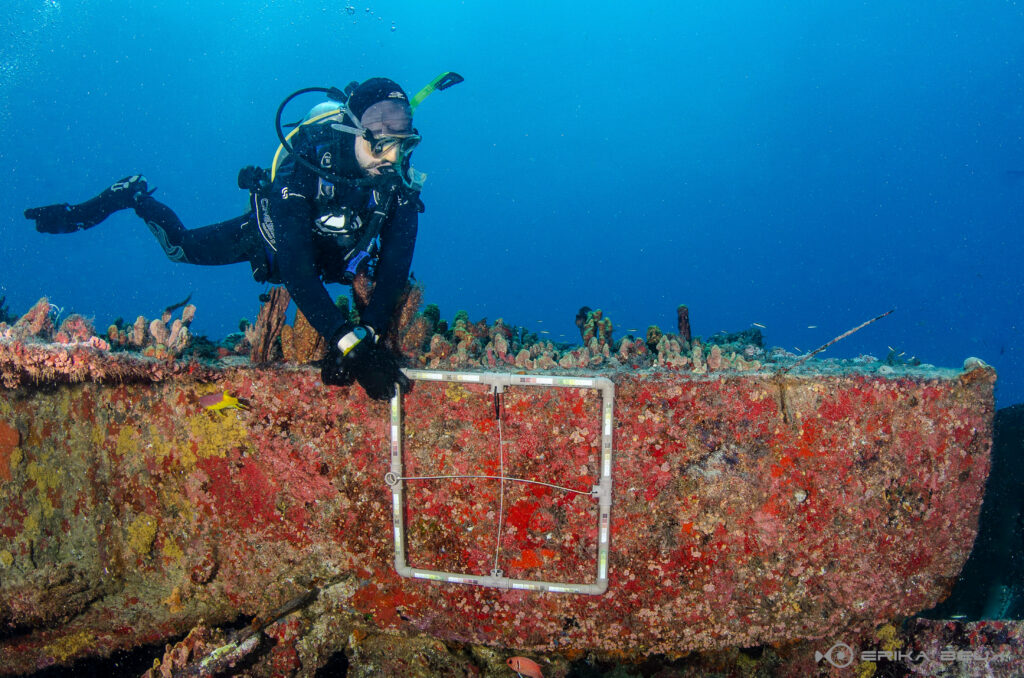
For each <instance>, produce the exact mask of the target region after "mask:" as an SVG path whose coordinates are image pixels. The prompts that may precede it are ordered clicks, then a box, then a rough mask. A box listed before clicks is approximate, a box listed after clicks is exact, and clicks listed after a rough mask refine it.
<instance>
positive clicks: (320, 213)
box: [135, 125, 423, 339]
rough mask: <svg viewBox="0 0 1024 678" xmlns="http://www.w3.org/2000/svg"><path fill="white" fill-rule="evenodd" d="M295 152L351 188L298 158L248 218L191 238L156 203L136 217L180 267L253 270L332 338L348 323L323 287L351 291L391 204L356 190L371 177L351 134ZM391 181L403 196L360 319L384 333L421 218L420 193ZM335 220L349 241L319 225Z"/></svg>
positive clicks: (312, 134) (309, 139)
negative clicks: (379, 215) (379, 214)
mask: <svg viewBox="0 0 1024 678" xmlns="http://www.w3.org/2000/svg"><path fill="white" fill-rule="evenodd" d="M294 150H295V154H297V155H301V156H302V157H304V158H305V159H306V160H308V161H309V162H311V163H313V164H314V165H318V166H322V167H324V168H325V169H328V170H329V171H330V172H331V173H333V174H336V175H338V176H341V177H351V179H352V180H353V183H351V184H349V183H339V184H338V185H334V184H332V183H330V182H328V181H325V180H324V179H321V178H320V176H318V175H317V174H316V173H315V172H313V170H312V169H310V168H308V167H306V166H304V165H302V164H301V163H299V162H296V161H295V159H294V155H292V156H288V157H287V158H285V160H284V161H283V162H282V163H281V165H280V167H279V168H278V171H277V174H276V178H275V181H274V182H273V184H271V185H270V186H269V187H265V188H264V189H263V190H261V191H260V192H258V193H254V194H253V201H252V202H253V210H252V211H250V212H249V213H247V214H245V215H242V216H240V217H236V218H234V219H229V220H227V221H223V222H220V223H218V224H213V225H210V226H205V227H202V228H195V229H186V228H185V226H184V225H183V224H182V223H181V220H180V219H179V218H178V217H177V215H176V214H175V213H174V212H173V211H172V210H171V209H170V208H169V207H167V206H166V205H164V204H162V203H160V202H159V201H157V200H155V199H153V198H152V197H150V196H144V197H141V198H139V199H138V200H137V201H136V203H135V212H136V214H138V215H139V216H140V217H142V218H143V219H144V220H145V222H146V224H147V225H148V226H149V228H150V230H151V231H152V232H153V235H155V236H156V238H157V240H159V241H160V244H161V246H162V247H163V249H164V252H165V253H166V254H167V256H168V258H170V259H171V260H172V261H179V262H185V263H190V264H199V265H204V266H219V265H222V264H235V263H240V262H245V261H248V262H250V264H252V267H253V275H254V277H255V278H256V279H257V280H259V281H261V282H262V281H269V282H273V283H280V284H283V285H285V287H286V288H287V289H288V292H289V293H290V294H291V296H292V298H293V299H294V300H295V303H296V304H297V305H298V307H299V309H301V310H302V313H303V314H304V315H305V316H306V318H307V319H308V320H309V322H310V324H311V325H312V326H313V327H314V328H315V329H316V330H317V331H318V332H319V333H320V334H321V335H322V336H323V337H325V338H328V339H329V338H331V337H332V336H335V334H337V332H338V331H339V329H340V328H342V327H343V326H345V325H347V324H348V322H349V321H348V318H347V317H346V316H345V315H344V314H343V313H342V312H341V311H340V310H339V309H338V308H337V307H336V306H335V304H334V302H333V300H332V299H331V297H330V295H329V294H328V293H327V290H326V288H325V287H324V283H335V282H350V279H346V278H347V276H346V272H347V271H346V268H347V266H348V263H349V262H346V255H347V254H349V253H350V252H351V250H352V246H353V244H354V242H355V241H358V240H359V237H360V233H361V229H362V228H366V227H368V225H369V224H370V223H371V221H372V217H373V212H374V210H375V209H381V207H380V206H381V205H383V204H384V203H385V199H384V198H385V197H386V190H384V189H383V188H380V187H378V188H376V189H375V188H374V187H373V186H371V185H365V184H360V183H359V182H358V180H359V179H360V178H363V174H362V172H361V170H360V168H359V166H358V163H357V162H356V159H355V152H354V142H353V139H352V136H351V135H348V134H344V133H341V132H337V131H334V130H332V129H331V128H330V127H329V126H327V125H324V126H318V127H313V128H303V129H302V130H301V131H300V133H299V134H298V135H296V141H295V142H294ZM392 182H393V183H394V185H396V186H397V189H396V195H395V199H394V200H392V201H391V205H390V209H389V210H388V212H387V213H386V216H384V217H383V219H382V221H381V227H380V233H379V235H380V250H379V253H378V259H377V264H376V273H375V275H374V281H375V286H374V290H373V295H372V297H371V299H370V302H369V305H368V306H367V307H366V308H365V309H363V311H362V313H361V314H360V322H361V323H362V324H365V325H369V326H371V327H373V329H374V330H375V331H377V333H378V334H381V333H383V332H384V331H386V330H387V328H388V324H389V322H390V319H391V315H392V313H393V311H394V308H395V304H396V303H397V301H398V297H399V295H400V294H401V293H402V291H403V289H404V287H405V284H406V281H407V280H408V277H409V269H410V266H411V264H412V255H413V250H414V248H415V245H416V232H417V227H418V213H419V212H421V211H422V210H423V203H422V202H420V199H419V193H418V192H416V191H412V190H411V189H409V188H407V187H405V186H403V185H401V182H399V181H397V178H395V179H393V180H392ZM383 185H385V184H384V183H383V182H382V183H381V186H383ZM389 185H390V184H389ZM332 214H334V215H342V214H343V215H345V217H346V222H347V224H348V228H346V229H343V230H344V232H343V233H337V232H332V231H331V229H330V228H325V227H321V226H320V220H321V219H325V218H328V217H329V216H330V215H332ZM335 230H337V229H335Z"/></svg>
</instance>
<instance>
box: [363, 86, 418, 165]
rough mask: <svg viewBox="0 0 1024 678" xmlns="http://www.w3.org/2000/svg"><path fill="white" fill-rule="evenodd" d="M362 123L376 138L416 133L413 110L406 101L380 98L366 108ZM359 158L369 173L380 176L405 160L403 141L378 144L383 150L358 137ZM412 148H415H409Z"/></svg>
mask: <svg viewBox="0 0 1024 678" xmlns="http://www.w3.org/2000/svg"><path fill="white" fill-rule="evenodd" d="M359 123H360V124H361V125H362V126H363V127H365V128H366V129H368V130H369V131H370V132H371V133H372V134H373V135H374V137H377V138H384V137H406V136H412V135H413V134H414V133H415V130H414V129H413V128H412V111H411V110H410V109H409V105H408V104H407V103H405V101H397V100H386V101H378V102H377V103H375V104H374V105H373V106H370V107H369V108H368V109H366V112H365V113H363V116H362V118H360V120H359ZM355 144H356V161H357V162H358V163H359V167H360V168H362V170H363V172H364V173H365V174H369V175H377V174H380V173H381V170H382V169H385V168H397V167H398V166H399V165H400V164H401V163H402V145H401V144H397V143H395V144H377V146H378V148H379V151H378V152H376V153H375V152H374V146H373V145H372V144H371V143H370V141H369V140H368V139H365V138H363V137H356V140H355ZM408 150H409V151H411V148H409V149H408Z"/></svg>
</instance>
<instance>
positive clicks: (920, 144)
mask: <svg viewBox="0 0 1024 678" xmlns="http://www.w3.org/2000/svg"><path fill="white" fill-rule="evenodd" d="M1022 36H1024V5H1022V4H1019V3H1017V2H1012V1H1009V0H977V1H972V2H964V1H959V2H954V1H951V0H934V1H933V2H929V3H902V2H889V1H883V0H877V1H873V0H868V1H858V2H853V1H850V0H837V1H835V2H828V3H822V2H814V1H810V0H807V1H794V2H750V1H746V2H739V1H733V2H728V1H723V2H679V3H675V2H673V3H670V2H650V3H612V2H589V3H581V2H563V3H550V2H537V1H526V2H514V3H495V2H484V1H482V0H478V1H473V0H467V1H465V2H452V1H436V2H435V1H432V2H414V1H412V0H394V1H391V2H380V1H377V0H373V1H372V2H369V3H364V4H360V5H353V4H350V3H347V2H325V1H322V0H302V1H294V0H292V1H285V0H277V1H266V0H265V1H263V2H242V1H240V0H239V1H233V2H230V1H219V2H218V1H214V0H178V1H175V2H170V1H159V2H157V1H153V0H151V1H148V2H144V1H141V0H127V1H124V0H122V1H119V2H113V1H111V0H8V3H7V4H6V5H5V10H4V12H3V13H0V132H2V138H3V144H0V160H2V163H0V172H2V178H3V180H2V181H0V234H2V237H0V296H6V298H7V303H8V305H9V306H10V308H11V310H12V311H14V312H15V313H22V312H24V311H25V310H27V308H28V307H29V306H30V305H31V304H32V303H34V302H35V301H36V299H38V298H39V297H40V296H43V295H47V296H49V297H50V299H51V301H52V302H53V303H55V304H57V305H59V306H61V307H63V308H64V310H65V312H66V313H70V312H78V313H82V314H85V315H87V316H93V317H95V319H96V324H97V327H98V328H100V329H101V330H102V328H105V327H106V325H107V324H109V323H110V322H111V321H112V320H113V319H114V318H116V317H118V316H124V317H125V318H128V319H131V318H134V317H135V316H136V315H138V314H140V313H141V314H144V315H146V316H147V317H153V316H156V315H158V314H159V312H160V310H161V309H162V308H163V307H164V306H167V305H169V304H172V303H174V302H177V301H180V300H181V299H183V298H184V297H185V296H186V295H188V294H189V293H192V295H193V296H192V300H193V303H195V304H196V305H197V306H198V314H197V317H196V321H195V323H194V325H193V329H194V330H195V331H196V332H199V333H204V334H208V335H210V336H212V337H222V336H224V335H225V334H227V333H228V332H230V331H233V330H235V329H237V326H238V321H239V319H240V318H242V317H248V318H250V319H252V318H254V317H255V314H256V311H257V309H258V304H259V302H258V300H257V295H258V294H259V293H260V292H262V291H263V287H262V286H260V285H257V284H255V283H253V282H252V280H251V278H250V274H249V269H248V266H247V265H246V264H241V265H237V266H232V267H222V268H212V269H203V268H199V267H194V266H185V265H180V264H172V263H170V262H169V261H167V260H166V258H164V255H163V253H162V251H161V250H160V248H159V247H158V246H157V244H156V242H155V241H154V239H153V238H152V236H151V235H150V234H149V232H148V230H147V229H146V228H145V226H144V225H143V224H142V222H141V221H140V220H138V219H137V218H136V217H135V216H134V214H133V213H131V212H126V213H122V214H118V215H115V216H114V217H113V218H111V219H110V220H108V221H107V222H105V223H104V224H103V225H101V226H100V227H97V228H95V229H92V230H90V231H88V232H85V233H77V234H74V235H69V236H44V235H40V234H37V233H36V232H35V230H34V229H33V228H32V224H31V223H30V222H28V221H25V220H24V219H23V218H22V216H21V212H22V210H23V209H24V208H25V207H28V206H35V205H40V204H49V203H56V202H64V201H69V202H77V201H81V200H84V199H86V198H88V197H91V196H92V195H94V194H95V193H97V192H98V191H99V190H100V189H102V188H103V187H105V186H106V185H108V184H109V183H111V182H112V181H113V180H115V179H118V178H120V177H122V176H124V175H126V174H131V173H136V172H141V173H144V174H146V176H147V177H148V178H149V180H150V184H151V186H156V187H158V188H159V192H158V194H157V196H158V197H159V198H160V199H161V200H162V201H164V202H166V203H168V204H169V205H171V206H172V207H173V208H174V209H175V210H176V211H177V212H178V214H179V215H180V216H181V217H182V219H183V221H184V222H185V223H186V225H188V226H201V225H205V224H208V223H211V222H215V221H220V220H223V219H226V218H229V217H232V216H235V215H238V214H241V213H243V212H244V211H245V210H246V206H247V203H246V195H245V194H244V193H243V192H242V191H240V190H238V189H237V188H236V187H235V176H236V173H237V170H238V169H239V168H240V167H241V166H243V165H247V164H263V165H266V164H268V163H269V161H270V158H271V155H272V153H273V151H274V149H275V148H276V145H277V141H276V137H275V135H274V130H273V116H274V112H275V110H276V107H277V105H278V104H279V102H280V101H281V100H282V99H283V98H284V97H285V96H286V95H287V94H289V93H290V92H292V91H293V90H295V89H298V88H300V87H305V86H310V85H337V86H344V85H345V84H346V83H347V82H348V81H350V80H353V79H356V80H362V79H365V78H367V77H371V76H376V75H385V76H388V77H391V78H393V79H395V80H397V81H399V82H400V83H402V84H403V85H404V87H405V89H406V90H407V91H408V92H409V93H410V95H411V94H413V93H415V92H416V91H417V90H418V89H419V88H420V87H421V86H422V85H423V84H425V83H426V82H427V81H429V80H430V79H431V78H433V77H434V76H435V75H436V74H438V73H439V72H441V71H444V70H454V71H457V72H459V73H461V74H462V75H463V76H465V78H466V82H465V83H463V84H461V85H459V86H458V87H456V88H453V89H451V90H448V91H446V92H442V93H439V94H435V95H434V96H432V97H431V98H430V99H428V100H427V102H426V103H424V105H423V106H422V107H421V108H420V109H419V113H418V115H417V120H416V124H417V127H418V128H419V129H420V130H421V132H422V133H423V135H424V143H423V145H422V146H421V147H420V148H419V149H417V151H416V155H415V156H414V164H415V165H416V166H417V167H418V168H419V169H421V170H423V171H425V172H427V173H428V174H429V180H428V182H427V185H426V188H425V190H424V194H423V198H424V201H425V202H426V204H427V212H426V214H424V215H423V216H422V218H421V222H420V238H419V241H418V244H417V252H416V258H415V261H414V264H413V270H414V272H415V275H416V277H417V278H418V279H419V280H420V281H422V282H423V283H425V285H426V289H427V293H426V301H428V302H433V303H437V304H439V305H440V307H441V311H442V316H443V317H446V318H449V319H451V318H452V316H453V315H454V314H455V312H456V311H457V310H459V309H466V310H467V311H468V312H469V314H470V317H471V318H472V319H473V320H477V319H479V318H480V317H483V316H486V317H488V318H490V319H491V320H493V319H495V318H497V317H503V318H504V319H505V320H506V322H508V323H511V324H517V325H523V326H526V327H527V328H528V329H530V330H532V331H538V332H539V331H545V332H548V333H549V334H547V335H544V336H545V337H546V338H551V339H554V340H569V341H574V340H576V339H577V338H578V334H577V332H576V328H575V325H574V323H573V319H574V316H575V313H576V310H577V309H578V308H579V307H580V306H581V305H589V306H591V307H594V308H602V309H604V311H605V312H606V314H607V315H608V316H609V317H611V318H612V319H613V321H614V322H615V323H616V325H617V326H618V328H619V330H618V331H617V332H616V337H619V336H622V334H623V333H624V332H626V331H627V330H630V329H636V330H638V331H639V332H643V331H644V330H645V328H646V327H647V325H649V324H657V325H660V326H661V327H662V328H663V329H665V330H671V331H674V327H675V307H676V305H677V304H680V303H686V304H687V305H689V307H690V310H691V320H692V323H693V326H694V332H695V334H700V335H704V336H707V335H710V334H713V333H715V332H717V331H719V330H729V331H735V330H741V329H745V328H747V327H750V326H751V324H752V323H759V324H762V325H765V326H766V328H765V330H764V331H765V336H766V340H767V344H768V345H771V346H782V347H784V348H786V349H787V350H790V351H794V352H806V351H809V350H811V349H813V348H815V347H817V346H819V345H820V344H823V343H824V342H826V341H828V340H829V339H831V338H832V337H834V336H836V335H838V334H840V333H841V332H843V331H845V330H847V329H849V328H851V327H853V326H855V325H857V324H859V323H860V322H862V321H864V320H866V319H868V318H870V317H873V316H875V315H878V314H879V313H881V312H883V311H885V310H888V309H890V308H894V307H895V308H896V309H897V312H896V313H895V314H893V315H892V316H890V317H888V318H886V319H885V320H883V321H880V322H878V323H876V324H874V325H872V326H870V327H868V328H866V329H864V330H862V331H861V332H859V333H857V334H855V335H853V336H852V337H850V338H848V339H846V340H844V341H843V342H841V343H839V344H837V345H836V346H834V347H833V348H831V349H829V351H828V352H827V353H825V354H824V357H828V356H835V357H854V356H856V355H858V354H861V353H869V354H872V355H875V356H878V357H880V358H884V357H885V356H886V354H888V353H889V351H890V347H891V348H893V349H896V351H897V352H901V351H905V352H906V353H905V355H904V358H910V357H911V356H915V357H917V358H919V359H921V360H922V361H924V362H929V363H933V364H937V365H942V366H959V365H960V364H961V363H962V361H963V359H964V358H966V357H968V356H972V355H973V356H979V357H981V358H983V359H984V360H986V361H988V362H989V363H991V364H993V365H994V366H995V367H996V368H997V370H998V371H999V373H1000V383H999V386H998V389H997V398H998V401H999V404H1000V405H1008V404H1011V403H1015V402H1022V401H1024V325H1022V322H1024V320H1022V317H1021V316H1022V308H1024V303H1022V302H1024V267H1022V266H1021V261H1022V259H1024V236H1022V233H1021V231H1022V225H1024V175H1021V174H1018V173H1017V172H1020V171H1024V38H1022ZM314 103H316V100H315V99H308V100H303V101H301V102H300V103H298V104H296V105H295V106H294V107H293V108H291V109H290V114H289V115H286V119H289V120H290V119H296V118H299V117H301V115H302V114H303V112H304V110H305V108H306V107H307V105H308V106H312V105H313V104H314ZM341 290H342V288H338V290H336V291H337V292H340V291H341Z"/></svg>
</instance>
